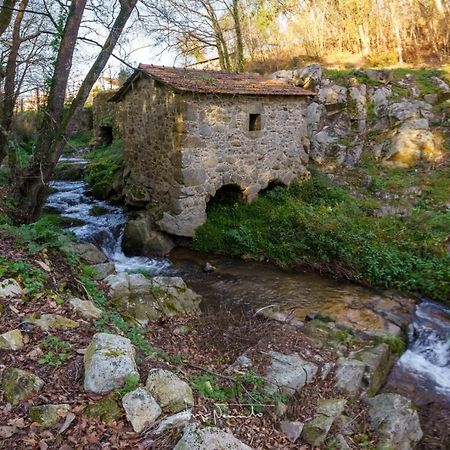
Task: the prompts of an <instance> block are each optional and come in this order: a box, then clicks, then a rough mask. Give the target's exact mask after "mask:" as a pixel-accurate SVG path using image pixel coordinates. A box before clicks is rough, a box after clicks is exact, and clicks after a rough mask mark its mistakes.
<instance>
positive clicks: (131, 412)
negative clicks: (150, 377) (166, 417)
mask: <svg viewBox="0 0 450 450" xmlns="http://www.w3.org/2000/svg"><path fill="white" fill-rule="evenodd" d="M122 405H123V409H124V410H125V413H126V415H127V419H128V421H129V422H130V423H131V426H132V427H133V430H134V431H135V432H136V433H140V432H141V431H142V430H143V429H144V428H145V427H146V426H147V425H151V424H152V423H154V422H155V420H156V419H157V418H158V417H159V416H160V414H161V408H160V407H159V405H158V403H156V401H155V399H154V398H153V397H152V396H151V395H150V393H149V392H148V391H147V390H146V389H144V388H137V389H135V390H134V391H132V392H129V393H128V394H126V395H124V397H123V399H122Z"/></svg>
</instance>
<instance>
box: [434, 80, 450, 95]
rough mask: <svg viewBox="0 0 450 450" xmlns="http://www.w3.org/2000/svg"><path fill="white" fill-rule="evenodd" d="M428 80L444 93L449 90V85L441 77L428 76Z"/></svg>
mask: <svg viewBox="0 0 450 450" xmlns="http://www.w3.org/2000/svg"><path fill="white" fill-rule="evenodd" d="M430 80H431V81H432V83H433V84H434V85H435V86H436V87H437V88H438V89H439V90H441V91H442V92H444V93H449V92H450V85H449V84H448V83H446V82H445V81H444V80H443V79H442V78H439V77H430Z"/></svg>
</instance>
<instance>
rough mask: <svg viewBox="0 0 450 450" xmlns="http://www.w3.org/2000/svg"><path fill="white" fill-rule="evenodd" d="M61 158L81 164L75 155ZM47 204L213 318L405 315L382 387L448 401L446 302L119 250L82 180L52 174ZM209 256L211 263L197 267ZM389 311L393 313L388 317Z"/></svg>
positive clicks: (113, 223) (109, 210) (362, 319)
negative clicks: (269, 309)
mask: <svg viewBox="0 0 450 450" xmlns="http://www.w3.org/2000/svg"><path fill="white" fill-rule="evenodd" d="M64 162H65V163H69V164H70V163H73V164H83V163H84V160H83V159H82V158H65V159H64ZM51 186H52V188H53V193H52V194H51V195H50V196H49V197H48V201H47V206H48V207H49V208H50V209H52V210H53V211H57V212H58V213H59V214H61V216H62V217H63V218H65V219H67V221H68V223H71V224H72V226H71V227H70V230H71V231H73V233H74V234H75V235H76V236H77V237H78V238H79V239H80V240H81V241H84V242H92V243H94V244H96V245H97V246H98V247H100V248H101V249H102V250H103V251H104V252H105V253H106V255H107V256H108V258H109V259H110V260H111V261H112V262H114V263H115V264H116V268H117V270H118V271H123V270H128V271H136V270H139V269H145V270H149V271H153V272H155V273H160V274H167V275H180V276H182V277H183V278H184V279H185V280H186V281H187V282H188V284H189V285H190V286H191V287H192V288H193V289H194V290H196V291H197V292H198V293H199V294H201V295H203V297H204V298H205V300H206V301H205V302H204V304H205V308H207V309H208V308H209V309H211V310H213V311H219V312H220V314H217V317H218V319H219V318H223V319H224V320H225V319H226V314H225V313H227V312H229V311H232V310H234V309H239V308H241V309H242V307H243V306H246V305H251V306H252V307H254V308H259V307H264V306H267V305H271V304H277V305H281V306H282V307H283V308H284V309H289V310H292V312H293V314H295V315H296V316H298V317H299V318H303V317H304V316H305V315H306V314H307V313H308V312H311V311H314V310H317V311H318V310H320V311H321V312H323V313H328V314H330V315H332V316H335V317H337V318H338V319H339V321H341V322H344V323H348V324H349V325H352V326H356V327H360V328H362V327H364V328H383V327H384V328H386V317H387V318H389V320H390V321H391V320H394V319H395V320H399V321H400V322H401V321H405V320H408V321H411V323H410V325H409V330H408V347H407V351H406V352H405V353H404V354H403V355H402V357H401V358H400V359H399V361H398V362H397V363H396V365H395V367H394V369H393V371H392V373H391V375H390V377H389V380H388V382H387V384H386V386H385V388H384V389H385V391H390V392H399V393H402V394H404V395H406V396H408V397H409V398H411V399H412V400H413V401H415V402H417V403H418V404H419V405H421V404H427V403H430V402H438V403H439V404H441V405H446V407H449V408H450V309H449V308H446V307H444V306H442V305H438V304H436V303H434V302H431V301H428V300H424V301H422V302H420V303H419V304H417V305H416V302H409V301H404V300H402V299H400V300H398V299H395V295H394V296H393V295H390V296H389V295H386V294H385V293H377V292H376V291H374V290H372V289H367V288H364V287H362V286H358V285H355V284H353V283H348V282H342V281H337V280H334V279H332V278H329V277H324V276H320V275H319V274H317V273H315V272H304V273H301V272H295V273H291V272H287V271H282V270H280V269H278V268H276V267H273V266H271V265H268V264H264V263H255V262H245V261H242V260H239V259H233V258H224V257H216V256H206V255H199V254H196V253H195V252H192V251H188V250H181V249H178V250H175V251H174V252H173V253H172V254H171V255H170V260H169V259H164V258H146V257H131V258H130V257H127V256H125V255H124V254H123V252H122V248H121V244H122V235H123V229H124V226H125V223H126V220H127V217H126V214H125V212H124V210H123V209H122V208H121V207H119V206H115V205H112V204H111V203H109V202H106V201H99V200H96V199H94V198H93V197H92V196H91V195H89V189H88V187H87V185H86V184H85V183H84V182H83V181H55V182H53V183H52V185H51ZM206 261H209V262H210V263H211V264H213V265H214V266H215V267H216V270H215V271H214V272H212V273H204V272H203V267H204V264H205V262H206ZM393 318H394V319H393Z"/></svg>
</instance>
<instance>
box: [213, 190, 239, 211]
mask: <svg viewBox="0 0 450 450" xmlns="http://www.w3.org/2000/svg"><path fill="white" fill-rule="evenodd" d="M243 198H244V196H243V194H242V189H241V188H240V187H239V186H238V185H236V184H227V185H225V186H222V187H221V188H220V189H218V190H217V192H216V194H215V195H214V197H212V198H211V200H210V201H209V202H208V207H207V209H209V208H211V207H214V206H218V205H234V204H235V203H237V202H240V201H242V200H243Z"/></svg>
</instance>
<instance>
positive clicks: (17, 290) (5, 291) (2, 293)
mask: <svg viewBox="0 0 450 450" xmlns="http://www.w3.org/2000/svg"><path fill="white" fill-rule="evenodd" d="M22 292H23V291H22V288H21V287H20V284H19V283H18V282H17V281H16V280H15V279H14V278H7V279H6V280H3V281H0V299H3V298H12V297H19V296H20V295H21V294H22Z"/></svg>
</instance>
